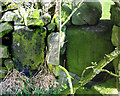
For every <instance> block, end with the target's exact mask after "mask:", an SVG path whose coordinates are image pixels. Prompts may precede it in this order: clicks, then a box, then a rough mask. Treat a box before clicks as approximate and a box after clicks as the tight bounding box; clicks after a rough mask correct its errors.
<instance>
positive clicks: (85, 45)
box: [66, 26, 113, 76]
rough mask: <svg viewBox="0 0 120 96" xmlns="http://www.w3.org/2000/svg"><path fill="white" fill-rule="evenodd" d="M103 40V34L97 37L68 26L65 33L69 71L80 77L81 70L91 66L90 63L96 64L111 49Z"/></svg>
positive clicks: (108, 43) (110, 45) (108, 42)
mask: <svg viewBox="0 0 120 96" xmlns="http://www.w3.org/2000/svg"><path fill="white" fill-rule="evenodd" d="M103 38H104V34H103V35H102V36H99V35H97V34H95V33H90V32H86V31H83V30H81V29H80V28H79V27H74V26H70V27H69V28H68V29H67V32H66V39H67V41H68V42H67V67H68V69H69V71H70V72H72V73H74V74H77V75H78V76H81V74H82V72H83V70H84V69H85V68H86V67H88V66H90V65H92V64H91V62H98V61H99V60H101V59H103V57H104V56H105V54H108V53H109V52H111V50H112V48H113V47H112V44H111V42H110V41H107V40H104V39H103ZM86 73H89V71H87V72H86Z"/></svg>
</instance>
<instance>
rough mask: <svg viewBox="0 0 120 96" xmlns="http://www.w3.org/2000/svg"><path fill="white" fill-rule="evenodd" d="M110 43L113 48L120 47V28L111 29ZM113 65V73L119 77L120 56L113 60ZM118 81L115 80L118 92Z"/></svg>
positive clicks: (117, 79)
mask: <svg viewBox="0 0 120 96" xmlns="http://www.w3.org/2000/svg"><path fill="white" fill-rule="evenodd" d="M112 43H113V45H114V46H116V47H119V46H120V27H118V26H115V25H114V26H113V29H112ZM113 65H114V69H115V73H116V74H117V75H119V76H120V56H118V57H117V58H116V59H115V60H113ZM119 85H120V79H119V78H116V86H117V88H118V91H119V92H120V86H119Z"/></svg>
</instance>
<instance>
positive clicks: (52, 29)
mask: <svg viewBox="0 0 120 96" xmlns="http://www.w3.org/2000/svg"><path fill="white" fill-rule="evenodd" d="M47 29H48V31H49V32H53V31H54V30H55V23H50V24H48V25H47Z"/></svg>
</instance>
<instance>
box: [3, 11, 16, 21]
mask: <svg viewBox="0 0 120 96" xmlns="http://www.w3.org/2000/svg"><path fill="white" fill-rule="evenodd" d="M17 19H18V15H17V14H15V13H14V12H12V11H7V12H5V13H4V15H3V16H2V18H1V20H2V21H16V20H17Z"/></svg>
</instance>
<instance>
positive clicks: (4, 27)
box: [0, 22, 13, 38]
mask: <svg viewBox="0 0 120 96" xmlns="http://www.w3.org/2000/svg"><path fill="white" fill-rule="evenodd" d="M12 30H13V26H12V25H11V24H9V23H8V22H5V23H1V24H0V38H1V37H3V36H4V35H5V34H8V33H9V32H11V31H12Z"/></svg>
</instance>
